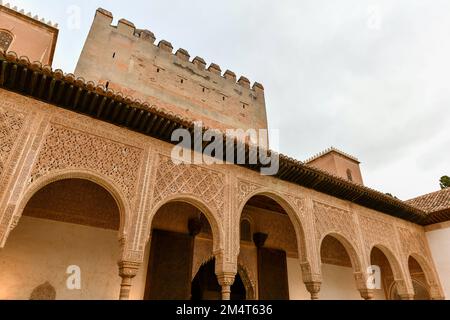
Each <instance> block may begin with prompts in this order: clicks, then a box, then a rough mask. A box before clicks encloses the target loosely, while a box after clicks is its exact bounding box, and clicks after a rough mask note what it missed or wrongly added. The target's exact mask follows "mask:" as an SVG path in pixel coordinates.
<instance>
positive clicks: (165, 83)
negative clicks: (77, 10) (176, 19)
mask: <svg viewBox="0 0 450 320" xmlns="http://www.w3.org/2000/svg"><path fill="white" fill-rule="evenodd" d="M113 19H114V17H113V14H112V13H111V12H110V11H107V10H105V9H101V8H100V9H98V10H97V11H96V14H95V18H94V22H93V24H92V27H91V30H90V33H89V35H88V38H87V40H86V43H85V46H84V48H83V51H82V54H81V56H80V59H79V62H78V64H77V67H76V70H75V74H76V75H77V76H82V77H85V78H87V79H93V80H95V81H97V82H99V83H100V84H104V85H106V86H109V87H111V88H113V89H114V90H119V91H122V92H125V93H126V94H130V95H133V96H135V97H138V98H139V99H142V100H152V101H155V103H159V104H160V105H161V106H162V108H164V109H168V110H169V111H171V112H175V113H179V114H180V115H183V116H186V117H189V118H192V119H194V120H202V121H204V122H205V123H206V124H207V125H208V126H209V127H216V128H219V129H224V128H239V129H245V130H247V129H250V128H251V129H266V128H267V117H266V109H265V98H264V87H263V86H262V85H261V84H260V83H258V82H255V83H253V84H251V82H250V80H249V79H248V78H247V77H245V76H240V77H238V76H236V74H235V73H234V72H233V71H231V70H227V69H224V70H225V71H223V70H222V68H221V67H220V66H219V65H218V64H216V63H213V62H211V63H209V65H208V64H207V63H206V62H205V60H204V59H203V58H202V57H199V56H191V54H190V53H189V51H188V50H186V49H184V48H178V49H174V46H173V45H172V43H171V42H169V41H167V40H164V39H159V40H157V38H156V36H155V34H154V33H153V32H151V31H149V30H146V29H138V28H137V27H136V26H135V24H134V23H133V22H130V21H129V20H127V19H120V20H118V22H117V24H116V25H113Z"/></svg>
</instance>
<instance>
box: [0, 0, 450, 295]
mask: <svg viewBox="0 0 450 320" xmlns="http://www.w3.org/2000/svg"><path fill="white" fill-rule="evenodd" d="M112 21H113V16H112V14H111V13H110V12H108V11H106V10H103V9H99V10H97V12H96V13H95V18H94V21H93V24H92V27H91V30H90V33H89V35H88V37H87V39H86V42H85V45H84V48H83V51H82V54H81V56H80V58H79V61H78V64H77V67H76V70H75V72H74V73H73V74H70V73H64V72H63V71H61V70H53V69H52V67H51V64H52V59H53V55H54V52H55V46H56V41H57V37H58V29H57V26H56V25H53V24H52V23H50V22H46V21H45V20H43V19H40V18H39V17H36V16H33V15H31V14H27V13H26V12H24V11H20V10H18V9H17V8H10V7H9V5H0V248H1V249H0V299H118V298H120V299H193V300H198V299H224V300H227V299H444V298H446V297H447V298H448V297H450V254H449V251H448V250H449V249H448V248H449V245H450V223H449V222H448V220H449V217H450V190H449V189H444V190H442V191H439V192H435V193H431V194H428V195H425V196H422V197H419V198H416V199H412V200H410V201H406V202H404V201H401V200H398V199H396V198H394V197H391V196H389V195H385V194H383V193H380V192H378V191H375V190H373V189H370V188H368V187H366V186H364V184H363V177H362V175H361V172H360V169H359V161H358V160H357V159H356V158H354V157H352V156H350V155H348V154H346V153H344V152H342V151H339V150H337V149H334V148H331V149H329V150H326V151H324V152H322V153H320V154H318V155H317V156H315V157H313V158H311V159H309V160H307V161H297V160H294V159H291V158H289V157H287V156H284V155H280V156H279V166H280V169H279V171H278V172H277V173H276V174H275V175H273V176H265V175H261V174H260V168H261V167H262V164H260V163H258V164H253V165H251V164H243V165H235V164H214V165H206V164H190V165H188V164H181V165H176V164H174V163H173V161H172V160H171V151H172V149H173V146H174V145H173V144H172V143H171V134H172V132H173V131H174V130H176V129H180V128H184V129H188V130H192V128H193V122H194V121H197V120H201V121H202V122H203V123H204V125H205V127H208V128H215V129H217V130H225V129H227V128H242V129H244V130H247V129H250V128H257V129H265V128H267V118H266V111H265V101H264V87H263V86H262V85H261V84H259V83H254V84H253V85H251V84H250V82H249V80H248V79H246V78H245V77H240V78H239V79H238V78H237V77H236V75H235V74H234V73H233V72H231V71H225V72H222V70H221V68H220V67H219V66H218V65H216V64H214V63H211V64H209V65H208V66H207V64H206V62H205V61H204V60H203V59H202V58H200V57H195V58H191V57H190V55H189V53H188V51H186V50H184V49H178V50H176V51H175V50H174V49H173V47H172V45H171V44H170V42H168V41H164V40H161V41H158V42H156V39H155V36H154V35H153V33H152V32H150V31H148V30H142V29H138V28H136V27H135V26H134V24H133V23H131V22H129V21H127V20H124V19H121V20H119V21H118V23H117V24H116V25H112ZM218 50H219V49H218ZM173 52H175V53H173ZM239 146H241V147H242V146H243V147H244V148H245V150H247V151H248V150H250V149H248V146H249V144H248V143H246V142H242V141H239V140H236V141H234V142H233V145H232V148H234V149H236V148H238V147H239ZM248 152H250V151H248ZM258 152H262V151H261V150H259V151H258ZM393 179H394V177H393ZM372 265H375V266H379V268H380V270H381V272H380V273H379V274H380V276H381V284H380V286H379V287H377V288H373V287H371V286H370V285H369V284H370V281H368V280H370V276H371V275H370V274H369V272H368V270H370V268H369V267H370V266H372ZM69 266H78V267H79V270H80V271H81V278H80V279H81V287H80V288H78V289H73V288H69V287H68V286H67V279H68V277H69V276H70V274H68V273H67V270H68V267H69Z"/></svg>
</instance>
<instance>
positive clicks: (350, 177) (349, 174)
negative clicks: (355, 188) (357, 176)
mask: <svg viewBox="0 0 450 320" xmlns="http://www.w3.org/2000/svg"><path fill="white" fill-rule="evenodd" d="M347 179H348V181H353V176H352V171H351V170H350V169H347Z"/></svg>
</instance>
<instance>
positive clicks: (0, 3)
mask: <svg viewBox="0 0 450 320" xmlns="http://www.w3.org/2000/svg"><path fill="white" fill-rule="evenodd" d="M0 6H2V7H5V8H8V9H10V10H13V11H15V12H17V13H18V14H21V15H23V16H27V17H28V18H31V19H33V20H35V21H36V22H40V23H43V24H46V25H47V26H49V27H52V28H55V29H57V28H58V24H57V23H53V22H52V21H50V20H46V19H45V18H42V17H39V16H38V15H33V14H32V13H31V12H27V13H25V10H24V9H19V8H18V7H17V6H11V4H9V3H5V4H3V0H0Z"/></svg>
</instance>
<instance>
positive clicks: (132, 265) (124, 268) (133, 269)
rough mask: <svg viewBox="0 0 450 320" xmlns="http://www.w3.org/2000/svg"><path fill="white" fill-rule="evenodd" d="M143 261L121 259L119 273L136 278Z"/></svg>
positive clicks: (122, 275)
mask: <svg viewBox="0 0 450 320" xmlns="http://www.w3.org/2000/svg"><path fill="white" fill-rule="evenodd" d="M141 264H142V263H140V262H136V261H119V262H118V265H119V275H120V276H121V277H122V278H123V277H129V278H134V277H135V276H136V274H137V272H138V271H139V268H140V266H141Z"/></svg>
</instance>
